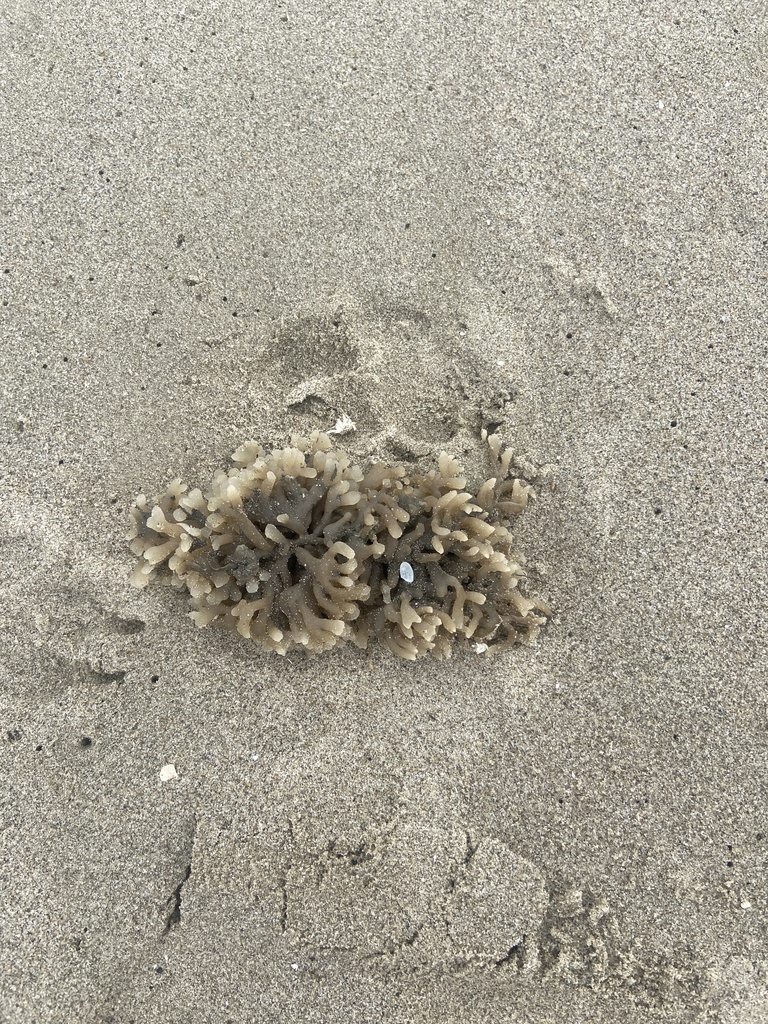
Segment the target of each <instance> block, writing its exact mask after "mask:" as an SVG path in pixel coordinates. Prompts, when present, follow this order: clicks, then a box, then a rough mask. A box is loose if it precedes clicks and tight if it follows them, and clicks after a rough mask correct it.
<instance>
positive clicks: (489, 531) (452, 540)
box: [129, 431, 549, 659]
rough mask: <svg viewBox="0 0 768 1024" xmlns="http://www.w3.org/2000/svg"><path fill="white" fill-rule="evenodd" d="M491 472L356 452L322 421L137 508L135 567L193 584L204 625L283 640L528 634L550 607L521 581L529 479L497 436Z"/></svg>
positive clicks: (488, 640)
mask: <svg viewBox="0 0 768 1024" xmlns="http://www.w3.org/2000/svg"><path fill="white" fill-rule="evenodd" d="M488 444H489V446H490V450H491V456H492V460H493V463H494V473H495V476H494V477H493V478H492V479H490V480H488V481H486V483H484V484H483V485H482V487H480V489H479V490H478V492H477V494H476V495H472V494H470V493H468V492H467V491H466V490H465V487H466V479H465V476H464V471H463V470H462V468H461V466H460V465H459V463H458V462H456V460H455V459H453V458H451V457H450V456H449V455H446V454H445V453H443V454H442V455H441V456H440V458H439V462H438V467H437V469H436V470H433V471H432V472H429V473H426V474H419V475H414V474H408V473H406V470H405V468H404V467H403V466H388V465H384V464H382V463H374V464H373V465H371V466H370V467H369V468H368V469H361V468H360V467H358V466H356V465H353V464H352V462H351V461H350V458H349V457H348V456H347V455H346V454H345V453H344V452H341V451H337V450H334V449H333V447H332V442H331V439H330V438H329V437H328V435H327V434H323V433H320V432H318V431H315V432H313V433H312V434H311V435H310V436H309V437H308V438H304V437H293V438H292V439H291V446H290V447H288V448H283V449H278V450H276V451H272V452H270V453H267V452H265V451H264V449H262V448H261V446H260V445H258V444H255V443H249V444H245V445H243V447H242V448H240V449H239V450H238V451H236V452H235V454H234V456H233V457H232V458H233V462H234V468H233V469H230V470H229V472H224V471H223V470H222V471H219V472H218V473H216V475H215V477H214V479H213V483H212V485H211V487H210V489H209V490H208V491H206V493H203V492H202V491H201V490H199V489H198V488H194V489H193V490H189V489H188V488H187V487H186V486H185V485H184V484H182V483H181V481H180V480H175V481H174V482H173V483H172V484H171V485H170V487H169V488H168V490H167V491H166V492H165V493H164V494H163V495H161V496H160V497H159V498H158V499H157V501H156V502H154V503H152V504H151V503H149V502H148V501H147V499H146V497H145V496H144V495H143V494H142V495H140V496H139V497H138V498H137V501H136V506H135V508H134V509H133V521H134V522H133V529H132V531H131V534H130V537H129V539H130V541H131V550H132V551H133V552H134V553H135V554H136V555H138V556H139V563H138V565H137V567H136V569H135V571H134V572H133V575H132V577H131V580H132V582H133V583H134V584H135V585H136V586H138V587H143V586H145V585H146V583H147V582H148V580H149V579H150V577H151V576H152V575H153V574H154V573H155V572H163V573H165V574H166V575H167V576H169V578H170V580H171V582H172V583H173V584H174V585H175V586H178V587H183V588H186V590H187V591H188V592H189V594H190V597H191V607H192V609H193V611H192V612H191V617H192V618H193V619H194V620H195V622H196V623H197V625H198V626H207V625H208V624H209V623H211V622H219V623H221V624H223V625H225V626H228V627H230V628H231V629H234V630H236V631H237V632H238V633H239V634H240V635H241V636H243V637H246V638H250V639H251V640H256V641H257V642H259V643H261V644H263V645H264V646H265V647H268V648H270V649H271V650H273V651H276V652H277V653H278V654H285V653H286V651H287V650H289V648H291V647H293V646H295V645H300V646H303V647H305V648H307V649H309V650H311V651H325V650H328V649H329V648H331V647H335V646H336V645H337V644H340V643H344V642H345V641H347V640H351V641H353V642H354V643H356V644H358V645H359V646H361V647H365V646H366V645H367V643H368V640H369V638H370V637H375V638H377V639H378V640H379V641H380V642H381V643H383V644H384V645H385V646H386V647H387V648H389V650H390V651H392V652H393V653H395V654H397V655H399V656H400V657H402V658H408V659H415V658H418V657H421V656H422V655H425V654H432V655H434V656H435V657H448V656H450V654H451V647H452V641H453V639H454V637H457V638H459V639H461V640H464V641H470V640H471V641H472V643H473V645H474V647H475V650H478V651H485V650H497V649H498V648H499V646H500V645H504V646H506V645H508V644H509V643H514V642H518V641H520V640H525V639H529V638H531V637H532V636H534V635H535V634H536V632H537V631H538V628H539V626H541V625H542V624H543V623H544V622H545V621H546V616H547V615H548V614H549V609H548V608H547V606H546V605H545V604H544V603H543V602H542V601H540V600H538V599H537V598H535V597H528V596H525V595H524V594H523V593H521V591H520V588H519V583H520V581H521V579H522V578H523V577H524V570H523V567H522V563H521V561H520V559H515V558H514V557H513V556H512V555H511V553H510V552H511V544H512V537H511V534H510V531H509V521H510V518H511V517H513V516H515V515H517V514H519V513H520V512H522V511H523V509H524V508H525V507H526V505H527V503H528V499H529V497H530V494H531V488H530V486H529V485H528V484H526V483H524V482H523V481H522V480H519V479H516V478H513V477H510V475H509V467H510V460H511V455H512V453H511V450H508V451H504V452H502V450H501V439H500V438H499V436H498V435H496V434H493V435H491V436H490V437H488Z"/></svg>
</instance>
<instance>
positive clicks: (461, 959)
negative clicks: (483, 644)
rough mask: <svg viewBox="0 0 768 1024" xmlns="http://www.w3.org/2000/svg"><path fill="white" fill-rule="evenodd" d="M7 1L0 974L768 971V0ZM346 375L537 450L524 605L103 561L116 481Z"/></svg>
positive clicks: (368, 450) (170, 994)
mask: <svg viewBox="0 0 768 1024" xmlns="http://www.w3.org/2000/svg"><path fill="white" fill-rule="evenodd" d="M0 19H1V20H2V26H1V29H2V33H1V34H2V40H3V45H2V50H1V51H0V75H1V76H2V78H1V80H0V95H1V96H2V104H1V105H0V119H1V124H0V163H1V166H0V181H2V190H1V195H0V211H1V214H0V215H1V216H2V231H1V233H0V242H1V250H0V271H1V272H0V298H2V306H1V307H0V342H1V343H0V409H1V410H2V431H3V443H2V449H0V493H1V494H2V526H1V531H2V532H1V533H0V540H1V541H2V552H3V559H2V575H1V576H0V598H1V601H0V604H1V608H0V623H1V627H2V639H1V640H0V647H1V649H2V659H1V661H2V700H1V706H2V720H1V721H0V724H1V725H2V734H1V736H0V772H1V773H2V774H1V783H0V800H1V804H0V806H1V807H2V813H1V816H0V822H1V825H0V892H1V893H2V914H1V915H0V1020H2V1021H3V1022H4V1024H27V1022H29V1024H31V1022H35V1024H47V1022H59V1021H62V1022H69V1021H75V1020H76V1021H83V1022H107V1021H110V1022H115V1024H127V1022H131V1021H132V1022H137V1024H155V1022H157V1024H159V1022H163V1024H167V1022H179V1024H181V1022H193V1024H194V1022H215V1024H224V1022H232V1024H235V1022H237V1024H240V1022H251V1021H253V1022H272V1021H276V1022H277V1021H280V1022H282V1024H285V1022H292V1021H297V1022H298V1021H302V1022H305V1021H322V1022H333V1021H365V1022H368V1021H370V1022H374V1021H381V1022H386V1024H390V1022H392V1024H394V1022H419V1024H431V1022H454V1021H455V1022H462V1024H463V1022H468V1024H476V1022H478V1024H479V1022H481V1021H482V1022H485V1021H489V1022H490V1021H494V1022H497V1021H501V1022H508V1024H523V1022H541V1024H548V1022H553V1024H554V1022H562V1021H569V1022H574V1024H588V1022H595V1024H603V1022H606V1024H607V1022H609V1021H610V1022H635V1021H637V1022H640V1021H643V1022H645V1021H652V1022H653V1021H658V1022H665V1024H668V1022H678V1021H679V1022H683V1021H685V1022H704V1021H707V1022H713V1021H715V1022H724V1024H745V1022H746V1024H749V1022H753V1024H756V1022H760V1021H764V1020H766V1019H768V983H766V967H767V965H768V924H767V922H766V915H767V913H768V894H767V893H766V874H765V867H766V857H767V856H768V792H767V787H766V781H767V772H766V766H767V764H768V761H767V757H768V733H767V731H766V721H767V719H766V715H767V714H768V709H767V708H766V693H767V692H768V691H767V690H766V645H765V637H766V627H765V613H766V606H767V604H768V602H767V600H766V599H767V596H768V595H767V593H766V592H767V590H768V585H767V583H766V579H767V576H766V569H765V550H766V548H765V536H766V526H767V523H766V520H767V519H768V511H767V508H768V506H767V505H766V479H767V478H768V468H767V467H766V441H767V438H766V421H765V416H766V401H767V400H768V394H767V392H768V388H766V375H765V368H766V354H767V351H768V350H767V349H766V339H765V323H766V320H765V316H766V292H767V282H766V269H765V268H766V262H765V261H766V244H767V243H766V239H767V238H768V223H767V218H766V210H765V196H766V190H767V189H768V180H767V179H768V175H767V173H766V141H767V139H768V134H767V133H766V115H765V110H766V109H768V99H767V97H766V81H767V80H768V15H767V12H766V4H765V3H758V2H756V3H751V4H750V3H746V2H745V3H734V4H714V5H706V6H704V5H700V4H698V3H694V2H692V0H687V2H686V0H683V2H681V3H679V4H677V5H676V6H675V7H673V8H670V7H669V5H668V4H666V3H650V4H642V5H634V4H628V3H624V4H622V3H617V4H610V5H609V4H605V3H597V4H573V5H571V4H562V5H561V4H554V3H547V4H541V3H539V2H532V0H531V2H528V3H521V4H516V5H508V4H501V3H487V4H486V3H482V4H481V3H475V2H470V3H464V4H458V5H448V4H440V3H434V2H429V3H426V2H425V3H415V2H414V3H399V4H395V5H392V6H390V7H388V8H387V9H384V8H383V7H382V5H380V4H374V3H369V2H357V3H352V4H349V3H340V2H339V3H334V2H330V0H319V2H317V3H313V4H312V5H309V4H306V5H297V4H294V3H280V4H267V3H257V4H255V5H245V6H236V5H232V4H229V3H222V2H214V3H208V4H199V5H193V4H189V5H187V4H176V3H171V2H169V0H160V2H159V3H155V4H147V5H143V4H135V5H134V4H128V3H120V2H117V3H111V4H99V3H94V2H85V3H84V4H74V3H72V2H59V3H55V4H51V5H45V8H44V9H43V8H42V7H39V6H38V5H34V4H32V3H30V2H26V3H24V2H17V3H8V4H5V5H4V7H3V10H2V12H1V13H0ZM345 415H346V416H349V417H350V418H351V419H352V420H353V421H354V422H355V424H356V427H357V430H356V431H355V432H354V433H351V434H348V435H346V436H345V437H344V439H343V440H344V443H345V445H346V447H347V448H348V449H349V451H351V452H352V453H353V454H354V456H355V457H356V458H357V459H360V460H361V461H364V460H365V459H368V458H393V459H406V460H410V461H412V462H414V463H415V464H418V465H422V466H428V465H430V464H431V463H432V462H433V461H434V460H435V459H436V457H437V455H438V454H439V452H440V451H441V450H446V451H449V452H450V453H451V454H454V455H457V456H458V457H460V458H461V459H462V460H463V461H464V462H465V464H466V465H467V466H468V468H469V469H470V471H471V472H472V473H476V474H477V475H478V477H482V474H483V470H484V461H483V460H484V455H483V448H482V442H481V439H480V431H481V429H482V428H483V427H484V426H488V425H490V424H493V425H497V426H498V429H499V430H500V432H501V433H502V434H503V435H504V438H505V440H506V441H507V443H509V444H511V445H513V446H514V448H515V450H516V452H518V453H519V454H520V456H521V457H524V458H525V459H526V460H527V461H528V462H529V463H530V464H531V466H532V467H549V468H548V469H545V470H543V471H542V473H541V474H540V477H539V480H538V482H537V485H536V486H537V491H538V498H537V501H536V502H535V503H534V504H533V506H532V508H531V509H530V510H529V511H527V512H526V514H525V515H524V516H523V517H522V518H521V520H520V522H519V525H518V540H519V545H520V549H521V551H523V552H525V553H526V555H527V558H528V560H529V572H530V584H531V587H532V588H533V589H535V591H536V592H537V593H539V594H541V595H542V596H543V597H544V598H546V599H547V600H548V601H550V602H551V603H552V605H553V606H554V608H555V609H556V615H555V617H554V618H553V620H552V621H551V623H550V624H549V625H548V627H547V628H546V630H545V631H544V633H543V634H542V636H541V638H540V640H539V641H538V642H537V643H536V644H535V645H534V646H531V647H525V648H517V649H515V650H513V651H511V652H507V653H504V654H503V655H500V656H499V657H498V658H496V659H488V658H484V657H482V656H479V655H477V654H475V653H474V652H473V651H472V650H467V651H457V653H456V656H455V657H454V658H453V659H452V660H451V661H448V662H442V663H441V662H436V661H431V660H424V661H419V662H417V663H413V664H412V663H406V662H401V661H398V660H396V659H395V658H393V657H392V656H390V655H388V654H386V653H385V652H383V651H381V650H377V649H373V648H372V649H370V650H368V651H359V650H356V649H354V648H352V647H350V648H345V649H343V650H340V651H334V652H332V653H331V654H330V655H327V656H325V657H318V658H315V659H309V658H307V657H305V656H303V655H302V654H301V652H293V653H291V654H289V656H287V657H286V658H280V657H278V656H275V655H269V654H266V653H264V652H262V651H260V650H259V649H258V648H256V647H255V646H253V645H251V644H248V643H246V642H245V641H239V640H238V639H237V638H236V637H233V636H231V635H229V634H227V633H223V632H220V631H216V630H214V629H207V630H198V629H197V628H196V627H195V626H194V624H193V623H192V622H191V621H190V620H189V618H188V617H187V615H186V607H185V603H184V600H183V598H182V595H181V594H180V593H178V592H176V591H173V590H171V589H168V588H163V587H161V586H156V587H150V588H148V589H147V590H146V591H143V592H137V591H135V590H132V589H131V587H130V586H129V585H128V582H127V577H128V575H129V573H130V570H131V568H132V567H133V564H134V560H133V558H132V556H131V554H130V552H129V551H128V548H127V545H126V543H125V539H124V538H125V534H126V532H127V528H128V511H129V508H130V505H131V503H132V501H133V498H134V496H135V495H136V494H137V493H138V492H140V491H146V492H147V493H151V494H154V493H156V492H157V491H158V490H159V489H161V488H162V487H164V486H165V485H166V484H167V482H168V481H169V480H171V479H172V478H173V477H175V476H177V475H181V476H184V477H185V479H187V480H189V481H190V483H197V484H205V483H206V482H207V481H208V480H209V479H210V476H211V474H212V472H213V471H214V470H215V469H216V468H217V467H219V466H221V465H224V464H225V463H226V460H227V458H228V456H229V455H230V454H231V452H232V451H233V450H234V449H235V448H236V447H237V446H238V445H240V444H241V443H242V442H243V441H245V440H247V439H250V438H252V439H254V440H258V441H261V442H262V443H264V444H266V445H267V446H272V445H278V446H279V445H282V444H283V443H284V442H285V440H286V438H287V436H288V435H289V434H290V432H291V431H297V430H300V431H306V430H309V429H311V428H312V427H325V428H327V427H329V426H332V425H333V424H334V423H335V422H336V420H337V419H338V418H339V417H341V416H345ZM171 765H172V766H173V769H170V768H169V766H171Z"/></svg>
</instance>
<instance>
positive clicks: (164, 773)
mask: <svg viewBox="0 0 768 1024" xmlns="http://www.w3.org/2000/svg"><path fill="white" fill-rule="evenodd" d="M178 777H179V773H178V772H177V771H176V766H175V765H173V764H164V765H163V767H162V768H161V769H160V781H161V782H170V781H171V779H178Z"/></svg>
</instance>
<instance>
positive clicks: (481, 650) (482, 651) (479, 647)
mask: <svg viewBox="0 0 768 1024" xmlns="http://www.w3.org/2000/svg"><path fill="white" fill-rule="evenodd" d="M472 646H473V647H474V649H475V651H476V652H477V653H478V654H485V652H486V651H487V650H488V644H484V643H476V644H472Z"/></svg>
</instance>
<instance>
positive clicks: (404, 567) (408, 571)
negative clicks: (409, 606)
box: [400, 562, 413, 583]
mask: <svg viewBox="0 0 768 1024" xmlns="http://www.w3.org/2000/svg"><path fill="white" fill-rule="evenodd" d="M400 579H401V580H405V582H406V583H413V566H412V565H411V563H410V562H401V563H400Z"/></svg>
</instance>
